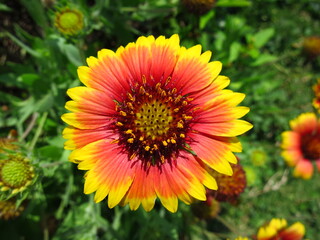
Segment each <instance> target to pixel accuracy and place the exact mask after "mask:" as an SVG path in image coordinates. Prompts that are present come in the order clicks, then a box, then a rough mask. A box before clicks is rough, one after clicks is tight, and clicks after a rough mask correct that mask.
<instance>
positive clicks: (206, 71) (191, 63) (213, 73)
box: [172, 45, 222, 95]
mask: <svg viewBox="0 0 320 240" xmlns="http://www.w3.org/2000/svg"><path fill="white" fill-rule="evenodd" d="M210 55H211V53H209V52H205V53H203V54H202V55H201V46H200V45H197V46H194V47H192V48H189V49H186V48H184V47H182V48H181V49H180V52H179V58H178V60H177V63H176V66H175V68H174V72H173V73H172V81H173V82H174V84H175V86H176V87H177V88H179V89H181V91H182V92H181V94H182V95H185V94H190V93H193V92H197V91H199V90H201V89H204V88H205V87H208V86H209V85H210V84H211V83H212V82H213V81H214V79H216V78H217V76H218V74H219V73H220V71H221V68H222V64H221V62H218V61H214V62H210V63H208V61H209V58H208V56H210Z"/></svg>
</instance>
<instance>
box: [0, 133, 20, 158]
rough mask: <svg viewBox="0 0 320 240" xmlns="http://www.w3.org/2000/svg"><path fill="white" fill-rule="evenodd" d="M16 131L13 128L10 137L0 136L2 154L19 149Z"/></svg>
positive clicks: (0, 151) (0, 152)
mask: <svg viewBox="0 0 320 240" xmlns="http://www.w3.org/2000/svg"><path fill="white" fill-rule="evenodd" d="M15 137H16V131H15V130H11V131H10V133H9V135H8V137H6V138H0V154H4V153H6V152H7V151H14V150H17V149H18V148H19V147H18V145H16V144H15V142H16V141H17V140H16V138H15Z"/></svg>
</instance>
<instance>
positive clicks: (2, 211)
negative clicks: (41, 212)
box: [0, 198, 24, 220]
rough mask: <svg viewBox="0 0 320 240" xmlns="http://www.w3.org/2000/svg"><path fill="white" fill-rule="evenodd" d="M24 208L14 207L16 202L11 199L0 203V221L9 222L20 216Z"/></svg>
mask: <svg viewBox="0 0 320 240" xmlns="http://www.w3.org/2000/svg"><path fill="white" fill-rule="evenodd" d="M23 210H24V206H23V205H20V206H19V207H17V206H16V200H15V199H14V198H11V199H9V200H6V201H0V219H3V220H9V219H13V218H16V217H18V216H20V214H21V213H22V212H23Z"/></svg>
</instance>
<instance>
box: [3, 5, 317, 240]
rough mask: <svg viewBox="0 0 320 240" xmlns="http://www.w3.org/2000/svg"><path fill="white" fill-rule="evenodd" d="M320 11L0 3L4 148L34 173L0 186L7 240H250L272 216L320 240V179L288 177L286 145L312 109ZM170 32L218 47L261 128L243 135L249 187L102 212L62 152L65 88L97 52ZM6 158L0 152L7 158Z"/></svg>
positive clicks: (216, 55) (184, 41)
mask: <svg viewBox="0 0 320 240" xmlns="http://www.w3.org/2000/svg"><path fill="white" fill-rule="evenodd" d="M319 12H320V2H319V1H316V0H314V1H312V0H300V1H298V0H281V1H280V0H257V1H254V0H251V1H249V0H216V1H214V0H207V1H206V0H181V1H180V0H149V1H147V0H144V1H143V0H117V1H111V0H88V1H85V0H78V1H77V0H74V1H63V0H60V1H59V0H41V1H40V0H14V1H0V96H1V97H0V109H1V111H0V137H1V139H2V140H1V141H0V146H1V147H5V148H9V149H10V154H16V152H19V154H20V155H22V156H23V157H25V158H27V159H29V162H28V164H30V166H31V167H30V166H29V165H28V167H27V168H28V169H29V170H28V173H27V174H25V176H24V177H26V178H27V179H28V181H27V184H26V187H25V188H23V189H19V190H17V191H15V192H10V193H8V191H7V189H2V190H1V191H2V192H1V193H0V200H1V201H0V218H1V219H0V229H1V231H0V239H4V240H5V239H21V240H22V239H23V240H25V239H33V240H34V239H46V240H47V239H54V240H60V239H62V240H69V239H77V240H80V239H83V240H87V239H88V240H91V239H181V240H182V239H227V238H229V239H234V238H236V237H237V236H246V237H249V238H250V239H251V237H253V236H255V235H256V234H257V231H258V229H259V227H260V226H262V225H263V224H265V223H266V222H268V221H270V220H271V219H272V218H285V219H286V220H287V222H288V225H290V224H292V223H294V222H297V221H299V222H301V223H303V225H304V226H305V229H306V233H305V237H304V239H309V240H317V239H320V233H319V226H320V217H319V212H320V176H319V173H318V172H317V171H315V172H314V174H313V176H312V178H311V179H308V180H304V179H301V178H295V177H293V174H292V172H293V170H292V168H290V167H288V166H287V165H286V163H285V161H284V160H283V158H282V157H281V146H280V145H281V133H282V132H283V131H286V130H289V129H290V127H289V121H290V120H291V119H293V118H296V117H297V116H298V115H299V114H301V113H304V112H314V111H315V110H314V108H313V105H312V101H313V98H314V92H313V89H312V86H313V85H315V84H316V83H317V79H318V78H320V60H319V55H320V15H319ZM175 33H177V34H179V36H180V39H181V45H182V46H185V47H191V46H193V45H196V44H201V45H202V48H203V51H206V50H210V51H212V53H213V55H212V60H219V61H221V62H222V63H223V70H222V74H223V75H226V76H228V77H230V79H231V84H230V86H229V87H228V88H229V89H232V90H234V91H237V92H243V93H245V94H246V98H245V100H244V102H243V105H244V106H249V107H250V109H251V111H250V113H249V114H248V115H247V116H246V117H245V119H246V120H247V121H249V122H251V123H252V124H253V125H254V128H253V129H252V130H250V131H249V132H248V133H247V134H246V135H244V136H241V137H240V140H241V142H242V144H243V152H242V153H240V154H237V156H238V158H239V162H240V164H241V171H240V172H241V174H240V175H241V176H242V177H243V179H244V180H241V181H242V182H241V181H238V180H237V181H236V182H233V183H232V184H233V185H237V184H239V183H240V182H241V183H243V184H242V185H243V186H242V185H241V186H239V188H240V190H239V191H238V192H237V193H233V192H232V194H231V197H222V198H218V197H217V195H218V193H217V192H214V193H212V192H208V200H207V202H204V203H195V204H194V205H192V206H187V205H185V204H183V203H180V204H179V210H178V212H177V213H175V214H172V213H170V212H168V211H166V210H165V209H164V208H163V207H162V206H161V205H160V204H156V207H155V209H154V210H152V211H151V212H149V213H146V212H145V211H144V210H143V209H141V208H140V209H138V210H137V211H134V212H132V211H130V209H129V207H128V206H126V207H118V206H117V207H115V208H114V209H109V208H108V207H107V204H106V201H103V202H101V203H99V204H96V203H94V201H93V194H91V195H85V194H83V174H84V172H83V171H79V170H77V167H76V165H75V164H72V163H70V162H69V161H68V155H69V154H70V151H68V150H64V149H63V143H64V141H65V140H64V139H63V138H62V136H61V132H62V130H63V128H64V127H65V124H64V123H63V122H62V120H61V119H60V116H61V115H62V114H63V113H65V112H66V110H65V109H64V105H65V102H66V101H67V100H68V98H67V96H66V90H67V89H68V88H71V87H75V86H79V85H80V82H79V80H78V76H77V72H76V71H77V67H78V66H82V65H86V62H85V60H86V58H87V57H89V56H96V54H97V52H98V51H99V50H100V49H102V48H108V49H111V50H114V51H115V50H116V49H117V48H118V47H119V46H121V45H123V46H125V45H126V44H128V43H129V42H133V41H135V40H136V39H137V38H138V37H139V36H141V35H143V36H148V35H154V36H160V35H164V36H166V37H169V36H171V35H172V34H175ZM13 142H15V143H14V144H13ZM1 144H2V145H1ZM10 146H11V147H10ZM7 154H8V151H4V150H0V161H1V160H3V159H5V158H6V156H7ZM3 161H5V160H3ZM23 166H25V165H23ZM31 168H32V170H30V169H31ZM0 169H1V163H0ZM3 169H4V168H3ZM228 181H232V180H230V179H229V180H227V181H226V182H225V183H221V184H225V188H227V189H229V190H230V189H232V187H230V185H228ZM0 183H1V176H0ZM0 185H1V184H0ZM240 193H241V194H240ZM10 204H11V205H10Z"/></svg>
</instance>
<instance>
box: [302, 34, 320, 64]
mask: <svg viewBox="0 0 320 240" xmlns="http://www.w3.org/2000/svg"><path fill="white" fill-rule="evenodd" d="M303 52H304V53H305V54H306V55H307V56H308V57H309V58H311V59H313V58H316V57H318V56H320V37H319V36H311V37H306V38H305V39H304V40H303Z"/></svg>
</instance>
